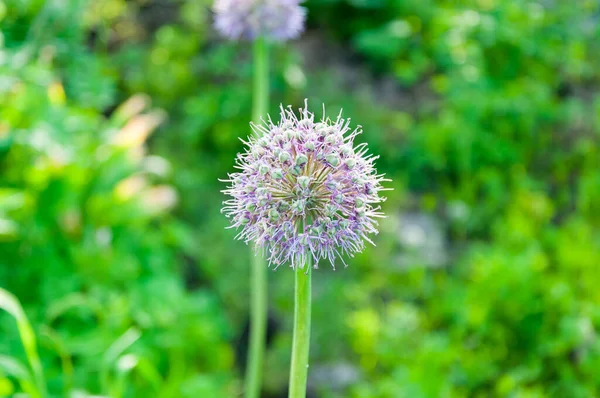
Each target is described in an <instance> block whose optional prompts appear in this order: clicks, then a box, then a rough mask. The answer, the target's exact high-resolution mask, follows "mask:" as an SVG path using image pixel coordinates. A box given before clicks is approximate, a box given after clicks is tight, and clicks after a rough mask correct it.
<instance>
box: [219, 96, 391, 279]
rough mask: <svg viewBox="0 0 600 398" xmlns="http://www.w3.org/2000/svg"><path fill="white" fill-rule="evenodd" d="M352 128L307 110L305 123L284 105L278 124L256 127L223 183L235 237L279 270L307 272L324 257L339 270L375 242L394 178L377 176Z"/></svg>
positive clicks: (302, 111)
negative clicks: (373, 237) (310, 261)
mask: <svg viewBox="0 0 600 398" xmlns="http://www.w3.org/2000/svg"><path fill="white" fill-rule="evenodd" d="M349 124H350V121H349V120H345V119H342V118H341V113H340V115H339V116H338V117H337V119H336V120H335V121H332V120H330V119H329V118H325V115H323V118H322V119H321V120H320V121H315V117H314V114H313V113H311V112H309V111H308V106H307V105H306V104H305V107H304V108H302V109H300V118H298V117H297V116H296V115H295V114H294V112H293V111H292V110H291V109H290V108H288V109H284V108H283V107H282V108H281V120H280V121H279V123H278V124H274V123H273V122H272V120H271V118H268V121H267V122H265V123H264V124H262V125H254V124H251V126H252V128H253V130H254V133H255V135H253V136H251V137H250V138H249V139H248V141H247V142H245V144H246V150H245V152H243V153H241V154H238V156H237V159H236V168H237V169H239V172H236V173H232V174H229V179H228V180H226V182H229V183H230V185H229V187H227V189H225V190H224V191H223V192H224V193H225V194H227V195H229V196H230V197H231V198H230V199H229V200H226V201H225V202H223V204H224V207H223V213H225V215H226V216H227V217H228V218H230V220H231V227H235V228H239V229H240V232H239V234H238V235H237V238H238V239H242V240H244V241H246V243H253V244H255V245H256V248H257V249H261V248H262V249H264V252H265V253H266V256H267V259H268V260H269V264H270V265H273V266H275V268H277V267H278V266H279V265H281V264H284V263H288V264H289V265H290V266H291V267H293V268H295V267H304V265H305V264H306V260H307V257H308V256H312V258H313V260H314V262H313V263H314V264H315V267H317V265H318V262H319V260H321V259H327V260H329V261H330V262H331V264H332V266H334V267H335V260H336V259H337V258H339V259H340V260H341V261H342V262H344V260H343V257H342V256H343V255H349V256H353V255H354V253H357V252H360V251H362V250H363V248H364V245H365V243H364V242H365V241H367V242H370V243H373V242H372V241H371V240H370V239H369V235H370V234H376V233H377V225H378V223H377V218H379V217H383V214H382V213H381V212H380V211H379V210H380V206H379V203H381V202H383V201H384V200H385V198H383V197H382V196H380V192H381V191H383V190H385V189H384V188H383V187H382V185H381V183H382V182H383V181H389V180H386V179H384V178H383V175H382V174H377V171H376V170H375V168H374V161H375V159H376V158H377V157H375V156H373V155H368V154H367V145H366V144H364V143H363V144H359V145H356V146H354V138H355V137H356V136H357V135H359V134H360V133H361V132H362V131H361V130H360V128H357V129H355V130H353V131H351V129H350V128H349ZM344 264H345V263H344Z"/></svg>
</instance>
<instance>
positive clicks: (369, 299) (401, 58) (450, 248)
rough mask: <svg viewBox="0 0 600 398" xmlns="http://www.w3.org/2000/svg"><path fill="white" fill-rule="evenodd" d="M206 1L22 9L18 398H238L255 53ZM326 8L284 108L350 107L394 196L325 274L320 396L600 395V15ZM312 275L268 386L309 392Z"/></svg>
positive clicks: (11, 40) (10, 270)
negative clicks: (239, 208)
mask: <svg viewBox="0 0 600 398" xmlns="http://www.w3.org/2000/svg"><path fill="white" fill-rule="evenodd" d="M210 3H211V2H210V1H209V0H131V1H125V0H0V28H1V33H0V186H1V188H0V287H2V288H4V289H6V290H8V291H10V292H12V294H14V295H15V296H16V297H17V298H18V300H19V301H20V303H21V305H22V306H23V308H24V313H25V315H26V316H27V318H28V319H29V321H30V323H31V325H32V328H33V333H25V334H24V335H23V337H20V334H19V331H18V328H17V322H16V319H15V316H14V315H15V314H16V312H15V310H14V305H13V307H10V305H11V304H10V303H7V302H6V300H5V302H2V303H0V305H1V306H2V307H3V308H4V309H7V308H8V309H9V310H10V308H12V310H13V311H12V314H13V316H11V315H9V313H7V312H5V311H2V312H1V313H0V396H12V395H13V394H17V395H15V396H19V395H18V393H19V392H22V391H28V392H29V393H30V395H31V396H32V397H36V396H38V395H37V394H38V392H39V390H40V387H39V386H40V385H41V384H43V385H44V388H47V389H48V391H49V395H50V396H57V397H58V396H72V397H82V398H83V397H86V396H89V395H92V394H93V395H96V396H98V395H100V396H110V397H209V398H210V397H236V396H240V394H241V391H242V381H241V378H242V375H243V367H244V361H245V350H246V342H245V338H246V337H245V333H246V331H245V330H246V328H247V317H248V308H247V306H248V261H249V260H248V259H249V257H248V256H249V254H248V250H247V247H246V246H245V245H244V244H243V243H240V242H237V241H234V239H233V237H234V235H235V232H234V231H232V230H226V229H225V227H226V225H227V220H226V219H225V218H224V217H223V216H222V215H221V214H220V211H219V210H220V206H221V201H222V200H223V196H222V194H221V193H220V189H222V188H223V184H221V183H219V182H218V180H217V179H218V178H223V177H225V176H226V173H227V172H230V171H232V170H233V169H232V166H233V159H234V156H235V154H236V153H237V152H238V151H240V150H241V145H242V144H241V143H240V141H239V140H238V137H239V136H242V137H243V136H245V135H247V134H248V132H249V130H248V121H249V119H250V113H251V73H252V67H251V51H250V48H249V47H250V46H249V44H247V43H231V42H227V41H224V40H222V39H220V38H219V37H218V36H217V34H216V33H215V32H214V30H213V28H212V26H211V23H212V21H211V19H212V16H211V12H210V6H211V4H210ZM305 6H306V7H307V8H308V28H307V32H306V33H305V34H304V35H303V36H302V38H301V39H299V40H297V41H294V42H292V43H289V44H287V45H275V46H273V47H272V50H271V64H272V73H271V78H270V85H271V88H272V102H271V106H270V110H271V113H272V114H276V113H277V109H278V105H279V103H283V104H290V105H292V106H294V107H295V108H298V107H299V106H301V105H302V104H303V101H304V98H308V100H309V104H310V105H311V106H312V107H313V109H314V110H316V111H317V113H318V112H319V111H320V109H321V104H322V103H325V104H326V109H327V112H328V113H330V114H337V112H338V111H339V110H340V109H341V108H343V110H344V115H345V116H347V117H351V118H352V120H353V123H354V124H360V125H362V126H363V127H364V131H365V133H364V134H363V135H362V136H361V137H360V140H362V141H365V142H368V143H369V145H370V148H371V150H372V152H374V153H377V154H380V155H381V158H380V160H379V161H378V168H379V169H380V171H382V172H385V173H387V174H388V176H389V177H390V178H392V179H393V183H391V184H390V186H391V187H393V188H394V191H392V192H390V194H389V199H388V201H387V202H386V203H385V207H384V210H385V211H386V213H387V214H388V215H389V218H388V219H386V220H385V221H384V222H382V224H381V233H380V234H379V235H378V236H377V237H376V243H377V246H376V247H369V248H368V249H367V250H365V252H364V253H363V254H361V255H360V256H358V257H356V258H355V259H352V260H351V261H350V266H349V267H348V268H346V269H342V268H340V269H338V270H337V271H335V272H334V271H332V270H331V269H330V267H329V266H328V265H327V264H323V265H322V266H321V268H320V269H319V271H318V272H316V273H315V274H314V285H315V286H314V310H313V311H314V318H313V338H312V347H311V369H310V381H309V385H310V386H309V388H310V390H311V394H312V395H311V396H313V397H326V398H330V397H331V398H333V397H353V398H367V397H382V398H387V397H390V398H396V397H398V398H400V397H407V398H421V397H423V398H428V397H523V398H524V397H564V398H571V397H573V398H577V397H582V398H586V397H596V396H598V395H599V394H600V372H598V369H600V338H599V336H598V329H599V328H600V288H599V286H600V147H599V144H600V91H599V90H598V89H599V88H600V40H599V38H600V29H599V22H600V2H598V1H597V0H573V1H567V0H309V1H307V2H306V3H305ZM288 271H289V270H287V269H284V268H282V269H280V270H279V271H277V272H275V273H270V274H269V284H270V324H269V347H268V354H267V364H266V377H265V382H264V394H263V395H264V397H284V396H286V395H285V394H286V393H285V392H286V384H287V372H288V366H289V348H290V344H291V325H292V309H293V302H292V288H293V275H292V272H288ZM9 307H10V308H9ZM17 312H18V311H17ZM17 315H18V314H17ZM17 318H18V316H17ZM21 318H22V317H21ZM20 325H21V327H22V328H23V327H24V326H23V325H24V323H23V320H22V319H21V321H20ZM25 326H26V325H25ZM25 329H27V328H26V327H25ZM26 332H27V331H26ZM34 338H35V341H36V342H37V347H33V348H35V350H33V351H32V345H31V344H32V342H33V341H34ZM24 345H25V347H24ZM33 352H37V353H39V358H40V361H41V367H42V368H43V373H44V378H45V380H44V381H43V383H40V380H39V379H36V380H37V381H36V380H34V381H31V380H28V377H29V376H27V373H28V372H27V370H28V369H29V368H31V366H32V363H33V365H34V367H35V355H34V354H33ZM32 356H33V357H32ZM32 360H33V361H32ZM34 373H35V372H34ZM36 386H37V387H36Z"/></svg>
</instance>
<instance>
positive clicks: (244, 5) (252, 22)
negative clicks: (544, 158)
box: [213, 0, 306, 41]
mask: <svg viewBox="0 0 600 398" xmlns="http://www.w3.org/2000/svg"><path fill="white" fill-rule="evenodd" d="M301 1H302V0H216V1H215V4H214V7H213V10H214V12H215V27H216V28H217V30H218V31H219V32H220V33H221V34H222V35H223V36H225V37H227V38H229V39H232V40H239V39H244V40H252V39H255V38H257V37H259V36H265V37H268V38H269V39H271V40H276V41H285V40H289V39H293V38H295V37H297V36H298V35H299V34H300V33H302V31H303V30H304V20H305V18H306V10H305V9H304V8H303V7H300V5H299V3H300V2H301Z"/></svg>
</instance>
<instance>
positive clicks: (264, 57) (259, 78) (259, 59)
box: [252, 38, 269, 123]
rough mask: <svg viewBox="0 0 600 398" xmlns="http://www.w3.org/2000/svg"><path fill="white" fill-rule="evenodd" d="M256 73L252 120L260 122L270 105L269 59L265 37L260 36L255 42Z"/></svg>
mask: <svg viewBox="0 0 600 398" xmlns="http://www.w3.org/2000/svg"><path fill="white" fill-rule="evenodd" d="M253 53H254V74H253V76H252V85H253V87H252V88H253V91H252V121H254V123H260V119H261V118H262V117H265V116H266V113H267V108H268V107H269V59H268V48H267V43H266V41H265V39H263V38H258V39H256V40H255V41H254V44H253Z"/></svg>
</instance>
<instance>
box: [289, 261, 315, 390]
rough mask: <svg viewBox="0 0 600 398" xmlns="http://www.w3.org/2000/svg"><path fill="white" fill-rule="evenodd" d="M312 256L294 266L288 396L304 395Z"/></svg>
mask: <svg viewBox="0 0 600 398" xmlns="http://www.w3.org/2000/svg"><path fill="white" fill-rule="evenodd" d="M311 268H312V257H311V256H310V255H309V256H307V261H306V264H305V265H304V268H300V267H297V268H296V283H295V303H294V340H293V342H292V366H291V369H290V393H289V398H305V397H306V380H307V377H308V353H309V348H310V295H311V287H310V276H311V273H312V269H311Z"/></svg>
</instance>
